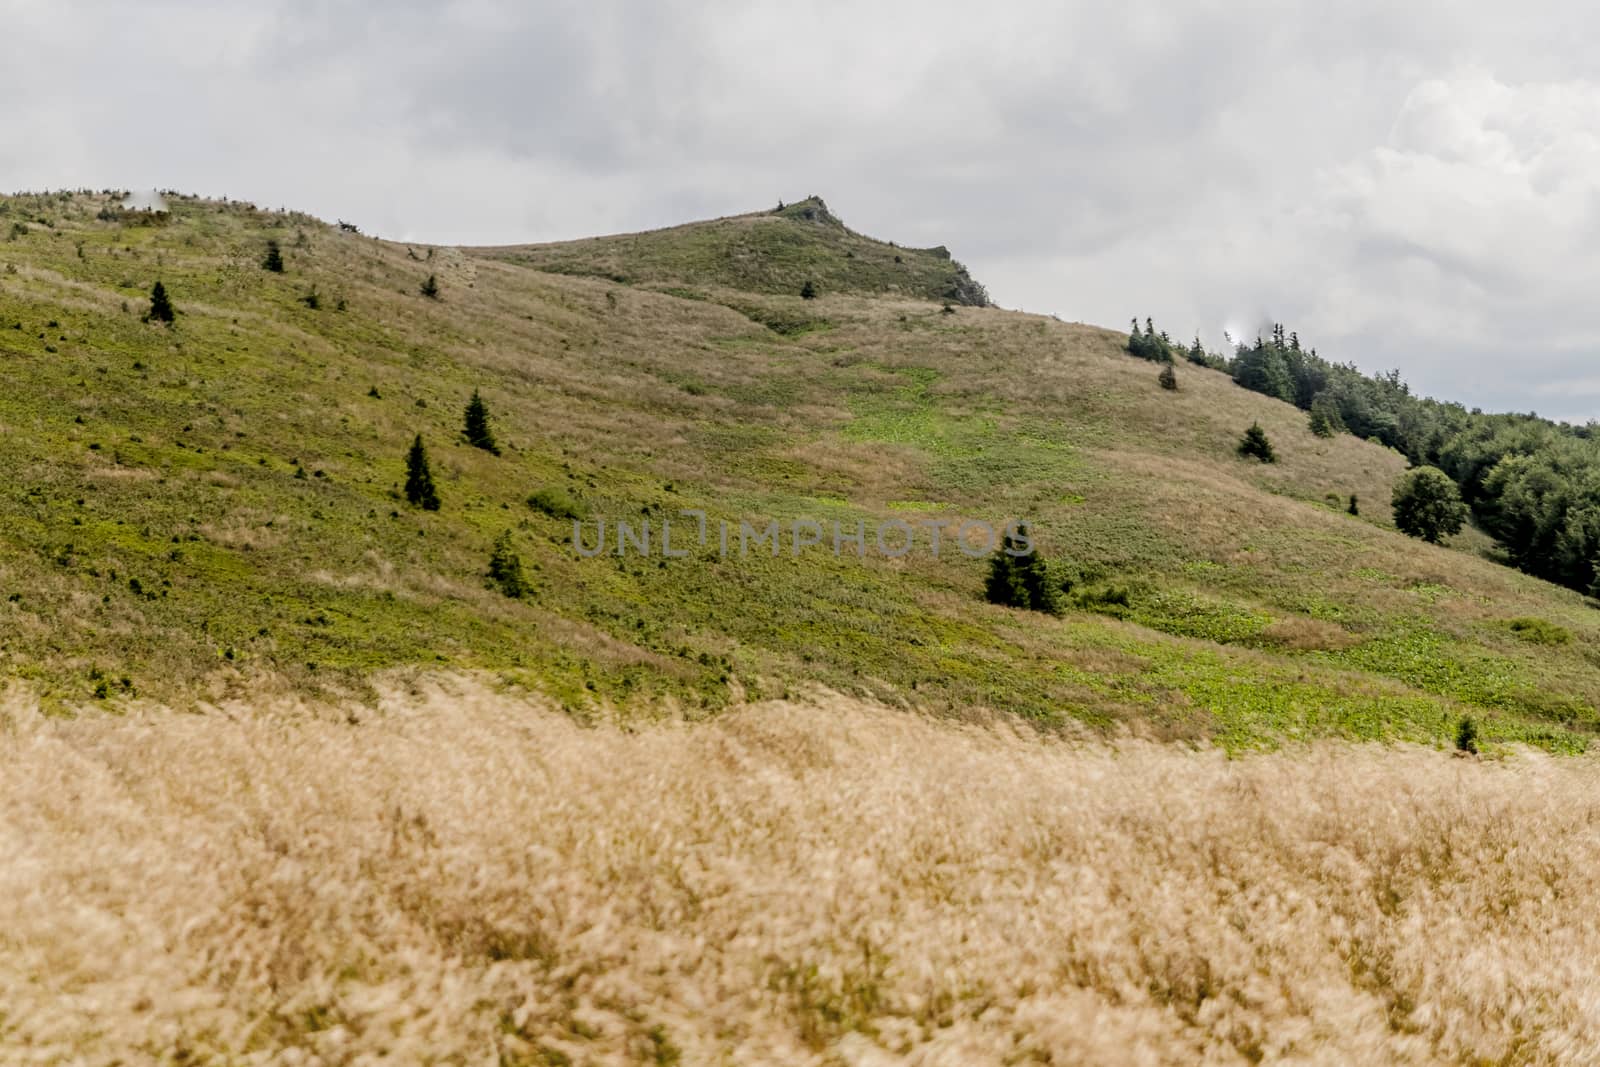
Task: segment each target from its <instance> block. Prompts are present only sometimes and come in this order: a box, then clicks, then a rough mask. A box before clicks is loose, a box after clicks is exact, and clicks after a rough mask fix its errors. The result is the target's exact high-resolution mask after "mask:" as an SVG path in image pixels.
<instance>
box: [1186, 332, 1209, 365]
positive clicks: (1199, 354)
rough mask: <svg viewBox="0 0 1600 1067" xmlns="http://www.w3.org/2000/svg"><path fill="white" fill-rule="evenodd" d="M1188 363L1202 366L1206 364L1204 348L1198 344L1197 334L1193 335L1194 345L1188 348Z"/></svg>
mask: <svg viewBox="0 0 1600 1067" xmlns="http://www.w3.org/2000/svg"><path fill="white" fill-rule="evenodd" d="M1189 362H1190V363H1198V364H1200V365H1202V366H1204V365H1205V362H1206V350H1205V346H1204V345H1202V344H1201V343H1200V337H1199V335H1198V334H1196V335H1195V339H1194V344H1192V345H1190V346H1189Z"/></svg>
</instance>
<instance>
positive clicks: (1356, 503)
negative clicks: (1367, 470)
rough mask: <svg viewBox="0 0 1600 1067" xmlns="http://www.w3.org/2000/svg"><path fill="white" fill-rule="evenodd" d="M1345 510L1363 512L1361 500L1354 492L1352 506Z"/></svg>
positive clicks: (1351, 512) (1351, 497)
mask: <svg viewBox="0 0 1600 1067" xmlns="http://www.w3.org/2000/svg"><path fill="white" fill-rule="evenodd" d="M1345 510H1346V511H1348V512H1349V513H1350V514H1352V515H1359V514H1361V502H1360V501H1359V500H1357V499H1356V495H1355V494H1354V493H1351V494H1350V506H1349V507H1347V508H1345Z"/></svg>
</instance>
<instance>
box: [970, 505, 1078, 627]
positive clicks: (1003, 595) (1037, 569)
mask: <svg viewBox="0 0 1600 1067" xmlns="http://www.w3.org/2000/svg"><path fill="white" fill-rule="evenodd" d="M1027 533H1028V528H1027V526H1026V525H1022V526H1020V527H1018V529H1017V532H1016V533H1012V532H1011V531H1009V530H1008V531H1007V532H1006V536H1005V540H1004V542H1003V543H1002V544H1001V546H1000V547H999V548H998V549H996V550H995V553H994V555H993V556H991V557H990V559H989V576H988V578H987V579H986V580H985V582H984V595H985V596H986V597H987V598H988V600H989V603H991V604H1000V605H1003V606H1005V607H1010V608H1026V609H1028V610H1031V611H1042V612H1044V613H1046V614H1048V615H1059V614H1061V583H1060V582H1058V581H1056V580H1055V579H1052V578H1051V576H1050V569H1049V567H1048V566H1047V565H1046V564H1045V561H1044V557H1043V556H1041V555H1040V554H1039V551H1038V549H1036V548H1035V549H1033V550H1031V551H1029V552H1027V554H1025V555H1022V554H1020V553H1022V551H1023V547H1022V543H1023V539H1024V538H1026V537H1027Z"/></svg>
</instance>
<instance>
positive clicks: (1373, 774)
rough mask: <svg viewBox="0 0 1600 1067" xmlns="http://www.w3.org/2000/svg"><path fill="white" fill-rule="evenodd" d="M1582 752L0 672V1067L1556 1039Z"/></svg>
mask: <svg viewBox="0 0 1600 1067" xmlns="http://www.w3.org/2000/svg"><path fill="white" fill-rule="evenodd" d="M445 684H448V686H449V688H440V687H439V686H440V685H445ZM1597 785H1600V772H1597V769H1596V766H1595V764H1594V763H1593V762H1592V761H1591V760H1589V759H1587V758H1572V759H1553V758H1550V757H1547V756H1543V755H1540V754H1536V753H1529V752H1522V751H1519V752H1517V753H1516V754H1514V755H1511V756H1509V757H1507V758H1505V759H1503V760H1494V761H1490V760H1484V761H1480V760H1468V759H1455V758H1452V757H1451V756H1449V755H1447V754H1445V753H1443V752H1439V751H1434V750H1428V749H1423V748H1416V747H1380V746H1349V745H1345V744H1341V743H1337V742H1323V743H1319V744H1318V745H1316V746H1315V747H1309V748H1299V749H1290V750H1285V751H1280V752H1278V753H1275V754H1267V755H1252V756H1247V757H1244V758H1239V759H1233V760H1230V759H1228V758H1226V757H1225V756H1224V755H1223V754H1222V753H1220V752H1218V751H1216V750H1212V749H1207V750H1204V751H1199V752H1196V751H1190V750H1186V749H1181V748H1176V747H1170V746H1159V745H1154V744H1149V743H1142V742H1130V743H1124V744H1121V745H1118V746H1115V747H1112V746H1109V745H1106V744H1105V743H1102V742H1097V743H1093V744H1084V743H1072V742H1065V741H1061V740H1050V739H1047V738H1044V737H1041V736H1039V735H1036V734H1033V733H1029V732H1013V730H1012V729H1011V728H1008V727H1005V726H991V727H981V726H975V725H965V726H954V725H948V724H943V723H939V722H935V721H931V720H929V719H927V718H925V717H923V716H918V715H913V714H906V713H901V712H894V711H886V710H882V709H878V708H874V707H870V706H866V705H861V704H855V703H852V702H848V701H845V700H843V699H840V698H819V699H818V700H817V701H815V702H813V703H809V704H800V703H767V704H763V705H758V706H752V707H747V708H743V709H739V710H735V711H733V712H730V713H728V714H726V715H724V716H721V717H719V718H717V719H716V720H714V721H712V722H710V723H705V724H700V725H695V726H684V725H678V724H667V725H646V726H639V725H633V726H630V727H627V728H618V727H613V726H600V727H588V728H586V727H583V726H581V725H579V724H577V723H575V722H574V721H573V720H572V719H571V718H570V717H568V716H565V715H562V714H559V713H557V712H554V711H552V710H549V709H546V708H543V707H539V706H535V705H530V704H528V703H524V702H519V701H514V700H510V699H506V698H502V697H499V696H496V695H493V694H490V693H487V692H485V691H482V690H479V689H475V688H473V687H471V686H469V685H465V684H457V683H439V684H438V685H436V684H435V683H431V682H430V683H426V684H424V685H421V686H419V687H418V688H416V689H414V690H412V691H410V692H408V693H403V694H402V693H398V692H391V693H388V694H386V696H385V697H384V699H383V701H382V703H381V706H380V708H379V709H378V710H376V711H370V710H367V709H361V710H359V711H352V712H350V713H349V714H345V713H342V712H341V713H339V714H337V715H335V714H329V713H326V712H320V711H316V710H312V709H307V708H305V707H302V706H299V705H296V704H292V703H288V702H277V703H275V702H273V701H272V700H270V699H266V698H263V699H262V700H261V701H259V702H258V705H257V706H255V707H249V708H247V707H244V706H239V707H232V708H225V709H222V710H221V711H216V712H213V713H210V714H205V715H174V714H171V713H167V712H162V711H154V710H147V711H142V712H134V713H130V714H128V715H126V716H122V717H111V716H106V715H101V714H92V715H85V716H83V717H81V718H78V719H76V720H66V719H60V718H48V717H44V716H41V715H40V714H39V713H38V712H37V710H36V709H35V708H34V706H33V705H32V704H30V703H28V702H26V701H23V700H22V699H20V698H17V697H15V696H13V697H12V698H10V699H9V702H8V703H6V704H5V705H4V706H3V709H0V901H3V902H4V921H3V924H0V1062H5V1063H8V1064H11V1063H17V1064H22V1063H28V1064H54V1063H62V1064H65V1063H72V1064H111V1063H122V1064H135V1063H154V1062H159V1063H229V1064H234V1063H304V1064H312V1063H316V1064H353V1063H380V1062H382V1063H427V1062H433V1063H496V1062H498V1063H506V1064H539V1063H573V1064H578V1063H639V1062H643V1063H683V1064H704V1063H739V1064H759V1063H782V1064H807V1063H811V1064H834V1063H848V1064H862V1065H871V1064H886V1063H891V1062H909V1063H921V1064H962V1065H965V1064H986V1063H1002V1062H1004V1063H1054V1064H1077V1063H1167V1062H1171V1063H1202V1062H1206V1063H1242V1062H1252V1061H1260V1060H1263V1059H1264V1060H1266V1061H1281V1060H1294V1061H1297V1062H1315V1063H1329V1064H1346V1063H1379V1062H1381V1063H1402V1062H1404V1063H1420V1062H1442V1061H1450V1062H1483V1063H1542V1062H1570V1061H1579V1060H1582V1059H1584V1058H1585V1057H1586V1056H1588V1055H1591V1054H1592V1053H1593V1050H1594V1049H1596V1048H1600V996H1597V993H1600V986H1597V982H1596V971H1595V967H1594V960H1595V959H1596V958H1600V925H1597V924H1596V923H1595V922H1594V921H1593V901H1594V900H1595V899H1596V897H1597V894H1600V835H1596V834H1595V832H1594V827H1595V825H1596V824H1597V821H1600V789H1597V788H1596V787H1597Z"/></svg>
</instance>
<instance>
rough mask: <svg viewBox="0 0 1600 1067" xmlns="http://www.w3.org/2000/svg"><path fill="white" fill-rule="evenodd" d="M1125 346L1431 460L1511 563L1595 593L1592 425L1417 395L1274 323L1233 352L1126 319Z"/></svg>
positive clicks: (1598, 538)
mask: <svg viewBox="0 0 1600 1067" xmlns="http://www.w3.org/2000/svg"><path fill="white" fill-rule="evenodd" d="M1128 351H1129V353H1130V354H1132V355H1135V356H1138V357H1140V358H1142V359H1148V360H1152V361H1154V362H1175V361H1177V360H1179V359H1184V360H1188V361H1189V362H1191V363H1196V364H1200V365H1202V366H1208V367H1212V368H1214V369H1216V370H1221V371H1225V372H1226V373H1228V374H1230V375H1232V377H1233V380H1234V381H1235V382H1237V383H1238V384H1239V385H1241V386H1243V387H1245V388H1246V389H1250V390H1253V391H1255V392H1258V393H1264V394H1266V395H1267V396H1274V397H1277V398H1278V399H1280V400H1284V401H1287V402H1289V403H1291V404H1294V405H1295V406H1296V407H1299V408H1300V409H1301V410H1303V411H1305V412H1307V413H1308V416H1309V418H1310V420H1311V427H1312V429H1313V430H1315V431H1317V432H1319V433H1324V434H1326V433H1338V432H1346V433H1352V434H1355V435H1356V436H1357V437H1362V438H1366V439H1367V440H1371V441H1375V442H1377V443H1379V444H1383V445H1387V446H1388V447H1390V448H1393V449H1395V450H1396V451H1398V452H1400V453H1402V454H1403V455H1405V456H1406V458H1407V459H1409V460H1410V461H1411V463H1412V465H1413V466H1432V467H1438V468H1439V469H1440V470H1442V471H1444V472H1445V473H1446V474H1448V475H1449V476H1450V477H1451V478H1453V479H1454V480H1455V482H1456V485H1457V487H1458V488H1459V489H1460V491H1461V497H1462V499H1463V500H1464V501H1465V502H1466V504H1467V506H1468V507H1469V508H1471V511H1472V517H1473V519H1474V521H1475V522H1476V523H1477V525H1478V526H1479V528H1481V529H1482V530H1483V531H1484V532H1486V533H1488V534H1489V535H1490V536H1491V537H1493V538H1495V540H1496V541H1498V542H1499V544H1500V546H1501V549H1502V550H1503V552H1504V554H1505V561H1506V562H1507V563H1510V564H1511V565H1513V566H1516V567H1518V568H1520V569H1521V570H1524V571H1526V572H1528V573H1529V574H1534V575H1537V576H1539V577H1541V578H1545V579H1547V580H1549V581H1552V582H1556V583H1558V584H1560V585H1564V586H1567V587H1569V588H1572V589H1577V590H1579V591H1581V592H1584V593H1587V594H1589V595H1597V594H1600V434H1597V427H1596V424H1595V423H1593V422H1591V423H1588V424H1586V425H1583V426H1573V425H1570V424H1567V423H1560V422H1554V421H1552V420H1550V419H1545V418H1540V417H1539V416H1538V415H1535V414H1531V413H1530V414H1526V415H1524V414H1514V413H1513V414H1486V413H1484V412H1483V411H1481V410H1479V409H1472V410H1468V409H1467V408H1466V407H1465V406H1463V405H1461V404H1456V403H1449V402H1445V401H1440V400H1434V399H1432V398H1429V397H1422V396H1417V395H1415V394H1413V393H1412V392H1411V389H1410V387H1409V386H1408V385H1407V384H1406V383H1405V382H1404V381H1402V380H1401V378H1400V372H1399V371H1398V370H1393V371H1388V372H1386V373H1382V374H1376V375H1367V374H1364V373H1362V371H1361V370H1359V369H1358V368H1357V367H1356V366H1355V364H1353V363H1349V364H1341V363H1334V362H1332V361H1331V360H1328V359H1325V358H1323V357H1322V356H1319V355H1318V354H1317V350H1316V349H1314V348H1306V347H1304V346H1303V345H1302V344H1301V343H1300V338H1299V336H1298V335H1297V334H1295V333H1293V332H1290V331H1287V330H1285V328H1284V327H1283V326H1282V325H1277V326H1274V327H1273V329H1272V333H1271V336H1270V337H1266V338H1262V337H1257V338H1256V340H1255V343H1254V344H1244V343H1240V344H1238V345H1237V346H1236V347H1235V351H1234V354H1233V356H1232V357H1231V358H1230V357H1226V356H1222V355H1219V354H1216V353H1212V352H1207V351H1206V350H1205V349H1204V348H1203V347H1202V346H1201V344H1200V342H1199V341H1198V340H1196V341H1195V342H1194V343H1193V344H1191V345H1187V346H1185V345H1182V344H1175V343H1174V342H1173V341H1172V340H1171V339H1170V338H1169V337H1168V336H1167V334H1166V333H1164V332H1157V331H1156V329H1155V326H1154V324H1153V323H1152V322H1151V321H1150V320H1149V319H1146V320H1145V326H1144V328H1143V329H1141V328H1140V326H1139V323H1138V321H1137V320H1135V321H1134V323H1133V329H1132V331H1131V333H1130V335H1129V339H1128Z"/></svg>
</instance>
